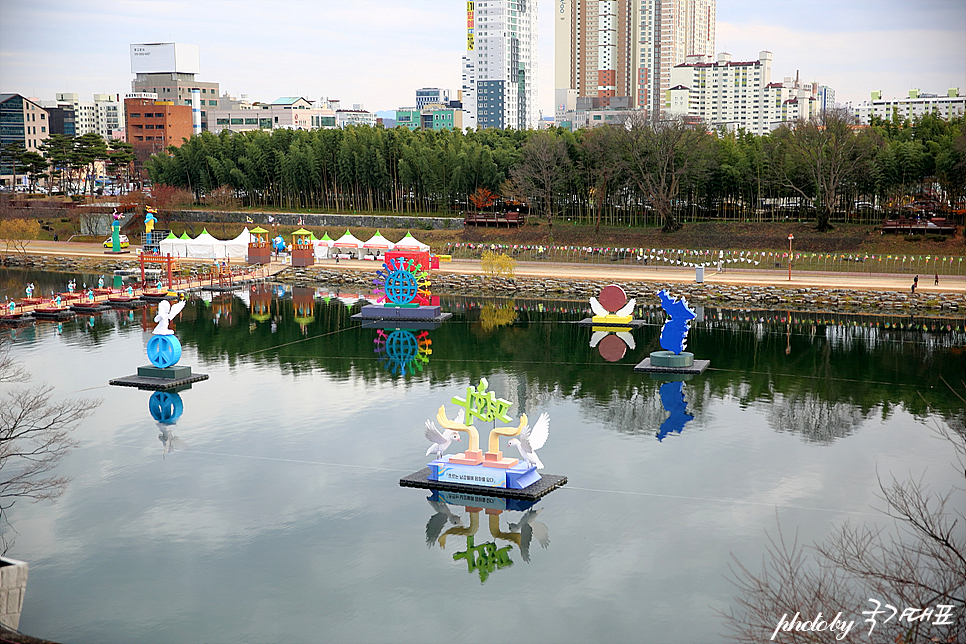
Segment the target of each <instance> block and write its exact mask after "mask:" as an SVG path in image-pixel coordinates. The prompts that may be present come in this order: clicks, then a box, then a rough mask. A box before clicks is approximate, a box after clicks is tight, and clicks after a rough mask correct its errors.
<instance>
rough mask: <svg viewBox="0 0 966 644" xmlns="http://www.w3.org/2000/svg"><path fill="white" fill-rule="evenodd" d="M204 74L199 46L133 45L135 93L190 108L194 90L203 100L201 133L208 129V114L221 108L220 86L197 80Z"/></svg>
mask: <svg viewBox="0 0 966 644" xmlns="http://www.w3.org/2000/svg"><path fill="white" fill-rule="evenodd" d="M200 70H201V58H200V54H199V50H198V45H185V44H182V43H146V44H138V45H131V73H133V74H136V77H135V79H134V81H132V82H131V90H132V91H133V92H134V93H142V92H147V93H151V94H157V95H158V99H159V100H162V101H171V102H173V103H174V104H175V105H189V106H190V105H191V90H193V89H197V90H198V92H199V97H200V102H199V103H200V104H199V108H200V110H201V129H202V130H207V129H208V120H209V119H208V111H209V110H210V111H215V110H217V109H218V108H219V103H218V83H211V82H204V81H199V80H196V79H195V76H196V75H197V74H198V73H199V71H200Z"/></svg>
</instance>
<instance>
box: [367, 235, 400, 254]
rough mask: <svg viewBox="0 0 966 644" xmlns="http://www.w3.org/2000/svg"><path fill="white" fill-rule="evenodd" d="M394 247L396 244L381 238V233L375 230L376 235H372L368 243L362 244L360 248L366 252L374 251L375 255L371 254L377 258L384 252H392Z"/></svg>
mask: <svg viewBox="0 0 966 644" xmlns="http://www.w3.org/2000/svg"><path fill="white" fill-rule="evenodd" d="M395 245H396V244H394V243H393V242H391V241H389V240H388V239H386V238H385V237H383V236H382V233H380V232H379V231H378V230H377V231H376V234H375V235H373V236H372V237H370V238H369V241H367V242H366V243H364V244H363V245H362V247H363V248H365V249H366V250H370V251H375V253H373V254H374V255H375V256H376V257H377V258H378V257H379V256H380V255H382V254H384V253H385V252H386V251H390V250H392V249H393V246H395Z"/></svg>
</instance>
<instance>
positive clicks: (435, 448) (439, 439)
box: [423, 420, 462, 458]
mask: <svg viewBox="0 0 966 644" xmlns="http://www.w3.org/2000/svg"><path fill="white" fill-rule="evenodd" d="M423 435H424V436H425V437H426V440H428V441H430V442H431V443H432V445H430V446H429V449H428V450H426V456H429V455H430V454H436V458H442V456H443V452H445V451H446V448H448V447H449V446H450V443H452V442H453V441H456V442H458V443H459V442H462V441H461V440H460V434H459V432H457V431H454V430H452V429H447V430H446V431H445V432H440V431H439V430H438V429H436V423H434V422H433V421H431V420H427V421H426V431H425V432H423Z"/></svg>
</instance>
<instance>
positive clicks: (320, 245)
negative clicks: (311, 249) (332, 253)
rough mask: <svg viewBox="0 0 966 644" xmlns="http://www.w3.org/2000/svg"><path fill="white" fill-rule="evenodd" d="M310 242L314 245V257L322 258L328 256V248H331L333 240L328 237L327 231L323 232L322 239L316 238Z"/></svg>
mask: <svg viewBox="0 0 966 644" xmlns="http://www.w3.org/2000/svg"><path fill="white" fill-rule="evenodd" d="M312 243H313V244H314V245H315V258H316V259H324V258H326V257H328V256H329V249H330V248H332V244H334V243H335V240H334V239H332V238H331V237H329V233H325V234H324V235H322V239H316V240H314V241H313V242H312Z"/></svg>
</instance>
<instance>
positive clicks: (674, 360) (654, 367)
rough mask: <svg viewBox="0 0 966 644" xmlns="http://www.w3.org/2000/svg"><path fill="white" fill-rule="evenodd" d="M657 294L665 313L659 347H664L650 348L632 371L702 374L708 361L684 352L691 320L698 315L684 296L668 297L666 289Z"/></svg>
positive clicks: (709, 362)
mask: <svg viewBox="0 0 966 644" xmlns="http://www.w3.org/2000/svg"><path fill="white" fill-rule="evenodd" d="M657 295H658V297H659V298H660V299H661V307H662V308H663V309H664V312H665V313H666V314H667V315H668V319H667V320H666V321H665V322H664V326H663V327H662V328H661V347H663V349H664V350H663V351H652V352H651V355H650V357H648V358H645V359H644V361H643V362H641V363H640V364H638V365H637V366H636V367H634V371H638V372H646V373H677V374H690V375H696V374H699V373H704V370H705V369H707V368H708V365H709V364H711V361H710V360H695V359H694V354H693V353H691V352H689V351H685V348H687V344H688V331H689V330H690V329H691V320H693V319H694V318H695V317H697V314H696V313H695V311H694V309H692V308H691V307H690V306H688V302H687V300H685V299H684V298H683V297H677V298H674V297H671V295H670V294H669V293H668V292H667V290H666V289H665V290H662V291H660V292H659V293H658V294H657Z"/></svg>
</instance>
